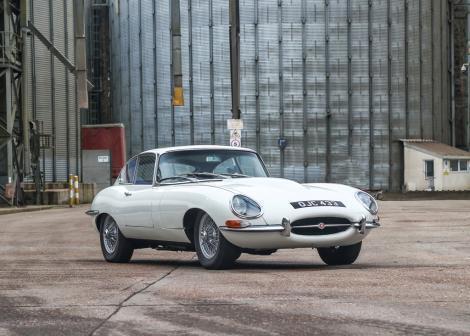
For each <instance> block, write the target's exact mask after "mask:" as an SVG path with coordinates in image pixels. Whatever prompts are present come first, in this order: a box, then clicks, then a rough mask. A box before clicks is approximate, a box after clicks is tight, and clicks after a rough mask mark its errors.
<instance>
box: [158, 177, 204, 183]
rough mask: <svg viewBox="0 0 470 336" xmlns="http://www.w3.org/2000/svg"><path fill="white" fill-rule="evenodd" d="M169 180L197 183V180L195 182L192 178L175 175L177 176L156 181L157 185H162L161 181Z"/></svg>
mask: <svg viewBox="0 0 470 336" xmlns="http://www.w3.org/2000/svg"><path fill="white" fill-rule="evenodd" d="M169 180H184V181H188V182H197V181H198V180H196V179H194V178H190V177H187V176H181V175H177V176H171V177H165V178H162V179H161V180H159V181H158V183H162V182H163V181H169Z"/></svg>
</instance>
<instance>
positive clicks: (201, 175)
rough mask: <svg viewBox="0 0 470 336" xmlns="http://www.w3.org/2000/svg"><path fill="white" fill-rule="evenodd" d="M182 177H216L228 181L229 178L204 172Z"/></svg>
mask: <svg viewBox="0 0 470 336" xmlns="http://www.w3.org/2000/svg"><path fill="white" fill-rule="evenodd" d="M180 176H189V177H192V176H194V177H204V176H206V177H216V178H222V179H226V178H227V177H226V176H224V175H222V174H214V173H207V172H202V173H189V174H182V175H180Z"/></svg>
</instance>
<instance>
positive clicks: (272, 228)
mask: <svg viewBox="0 0 470 336" xmlns="http://www.w3.org/2000/svg"><path fill="white" fill-rule="evenodd" d="M219 229H220V230H222V231H236V232H280V231H284V227H283V226H282V225H253V226H248V227H245V228H240V229H234V228H229V227H226V226H220V227H219Z"/></svg>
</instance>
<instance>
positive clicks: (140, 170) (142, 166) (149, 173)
mask: <svg viewBox="0 0 470 336" xmlns="http://www.w3.org/2000/svg"><path fill="white" fill-rule="evenodd" d="M154 168H155V155H153V154H143V155H140V156H139V163H138V166H137V173H136V175H135V184H142V185H152V184H153V170H154Z"/></svg>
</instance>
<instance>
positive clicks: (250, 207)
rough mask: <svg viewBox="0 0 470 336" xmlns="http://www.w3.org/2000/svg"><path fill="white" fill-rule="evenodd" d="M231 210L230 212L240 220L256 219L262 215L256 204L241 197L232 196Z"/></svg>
mask: <svg viewBox="0 0 470 336" xmlns="http://www.w3.org/2000/svg"><path fill="white" fill-rule="evenodd" d="M231 208H232V212H233V213H234V214H235V215H237V216H238V217H240V218H257V217H259V216H261V215H262V212H261V207H260V206H259V205H258V203H256V202H255V201H253V200H252V199H251V198H249V197H247V196H243V195H235V196H233V198H232V202H231Z"/></svg>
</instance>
